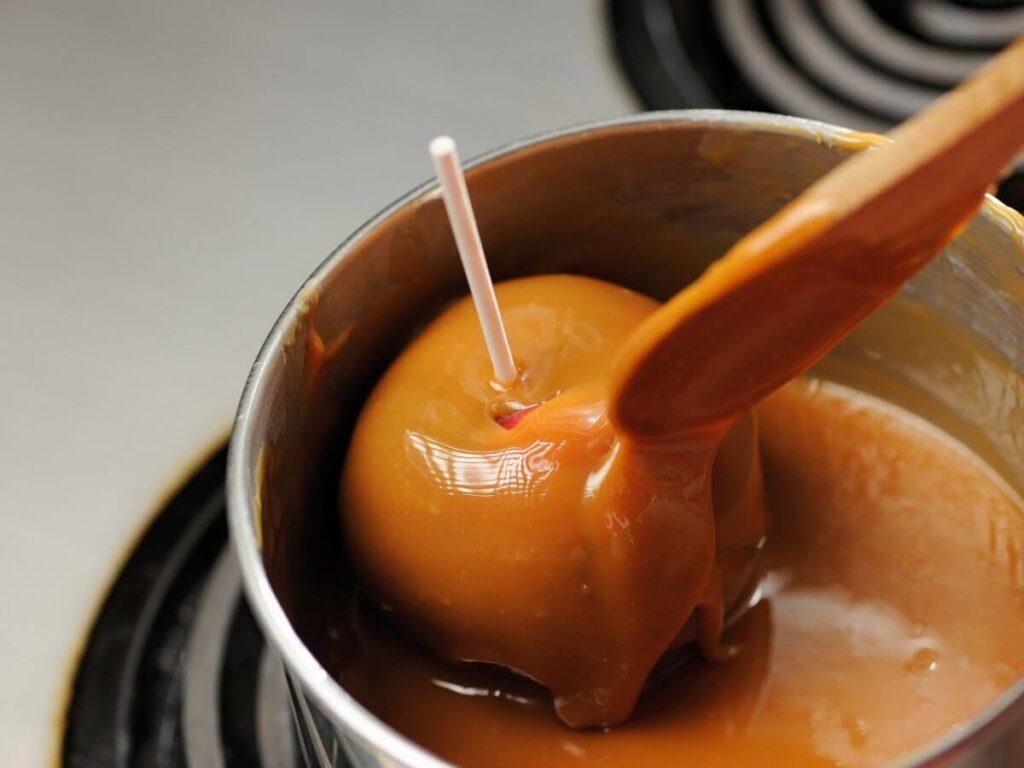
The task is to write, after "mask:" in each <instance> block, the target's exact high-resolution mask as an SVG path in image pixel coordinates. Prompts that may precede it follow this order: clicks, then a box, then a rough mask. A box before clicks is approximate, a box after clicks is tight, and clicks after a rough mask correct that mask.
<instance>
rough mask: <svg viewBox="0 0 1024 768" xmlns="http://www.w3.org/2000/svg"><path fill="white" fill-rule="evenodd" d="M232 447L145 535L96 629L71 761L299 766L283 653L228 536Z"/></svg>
mask: <svg viewBox="0 0 1024 768" xmlns="http://www.w3.org/2000/svg"><path fill="white" fill-rule="evenodd" d="M224 469H225V451H224V450H223V449H222V450H220V451H219V452H218V453H217V454H216V455H215V456H214V457H213V458H212V459H210V460H209V461H208V462H207V463H206V465H204V466H203V467H202V469H200V470H199V471H198V472H197V473H195V474H194V475H193V476H192V478H191V479H190V480H189V481H188V482H187V483H186V484H185V485H184V486H183V487H182V488H181V490H180V491H179V492H178V493H177V494H176V495H175V496H174V498H173V499H172V500H171V501H170V502H169V503H168V504H167V506H166V507H165V508H164V509H163V510H162V511H161V512H160V514H159V515H157V517H156V518H155V519H154V521H153V523H152V524H151V525H150V526H149V529H148V530H147V531H146V532H145V534H144V535H143V536H142V538H141V540H140V541H139V542H138V544H137V546H136V547H135V549H134V551H133V552H132V553H131V555H130V557H129V558H128V561H127V562H126V563H125V565H124V567H123V568H122V570H121V573H120V574H119V575H118V577H117V579H116V581H115V582H114V584H113V586H112V587H111V589H110V592H109V593H108V595H107V597H106V600H105V602H104V604H103V606H102V608H101V610H100V613H99V616H98V617H97V619H96V623H95V625H94V626H93V628H92V631H91V632H90V634H89V637H88V639H87V642H86V645H85V648H84V650H83V653H82V657H81V661H80V664H79V667H78V671H77V674H76V677H75V681H74V687H73V690H72V695H71V699H70V701H69V703H68V709H67V715H66V721H65V733H64V743H63V749H62V755H63V765H64V766H65V768H108V767H109V768H128V767H129V766H131V767H132V768H179V767H183V766H187V767H188V768H200V767H202V768H232V767H233V766H238V767H242V766H244V767H245V768H258V767H259V766H262V768H297V766H300V765H303V754H302V753H303V750H304V749H305V748H306V745H303V744H301V743H300V740H299V739H298V737H297V735H296V733H295V731H294V729H293V726H292V720H291V710H290V706H291V705H290V703H289V697H288V692H287V683H286V681H285V677H284V672H283V670H282V667H281V664H280V662H279V661H278V659H277V658H276V657H275V656H274V654H273V653H272V652H271V651H270V650H269V649H268V648H267V646H266V645H265V644H264V641H263V638H262V637H261V635H260V633H259V630H258V629H257V626H256V623H255V620H254V619H253V617H252V614H251V613H250V612H249V609H248V606H247V605H246V602H245V600H244V599H243V598H242V594H241V590H240V586H241V585H240V580H239V575H238V571H237V567H236V565H235V561H234V558H233V553H232V552H231V551H230V550H229V549H228V547H227V529H226V523H225V506H224Z"/></svg>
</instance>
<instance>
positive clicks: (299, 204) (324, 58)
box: [0, 0, 635, 766]
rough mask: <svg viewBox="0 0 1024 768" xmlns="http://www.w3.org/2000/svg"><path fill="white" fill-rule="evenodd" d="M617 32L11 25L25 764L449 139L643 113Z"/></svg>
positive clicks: (118, 7)
mask: <svg viewBox="0 0 1024 768" xmlns="http://www.w3.org/2000/svg"><path fill="white" fill-rule="evenodd" d="M603 25H604V18H603V15H602V7H601V5H600V4H599V3H598V2H597V0H557V1H552V0H516V1H515V2H500V0H462V2H456V1H455V0H419V1H417V2H412V1H411V0H402V1H399V0H344V2H339V1H338V0H322V1H321V2H312V1H310V0H302V1H301V2H294V3H286V2H279V1H278V2H274V0H248V2H246V1H244V0H213V1H212V2H211V1H210V0H175V1H174V2H159V1H158V0H94V1H93V2H88V3H83V2H73V1H72V0H62V1H61V0H7V1H6V2H4V3H3V4H2V6H0V235H2V240H0V242H2V245H0V259H2V261H0V265H2V269H0V361H2V362H0V366H2V373H0V402H2V406H0V437H2V440H0V494H2V496H0V498H2V500H3V506H2V508H0V523H2V528H0V628H2V629H0V681H2V682H0V745H2V746H0V749H2V751H3V757H2V758H0V762H2V763H3V764H4V765H12V766H14V765H17V766H32V765H43V764H45V763H46V762H47V761H48V760H49V759H51V757H52V755H53V754H54V750H55V746H54V744H55V741H56V735H57V729H58V723H59V716H60V713H61V711H62V702H63V697H64V693H65V686H66V684H67V680H68V676H69V674H70V671H71V669H72V666H73V661H74V655H75V652H76V650H77V647H78V644H79V642H80V639H81V637H82V635H83V633H84V632H85V630H86V628H87V627H88V625H89V623H90V621H91V619H92V616H93V613H94V611H95V609H96V607H97V604H98V601H99V600H100V598H101V595H102V593H103V591H104V588H105V586H106V585H107V583H108V580H109V579H110V578H111V576H112V575H113V573H114V572H115V570H116V568H117V566H118V564H119V560H120V558H121V557H122V554H123V553H124V552H125V550H126V548H127V547H128V546H129V545H130V543H131V542H132V541H133V539H134V537H135V536H136V535H137V534H138V533H139V532H140V530H141V529H142V528H143V526H144V525H145V524H146V522H147V520H148V519H149V516H150V515H151V514H152V512H153V511H154V510H155V509H156V508H157V507H158V506H159V503H160V501H161V499H162V498H163V497H164V496H165V494H166V493H167V492H168V491H169V490H171V489H172V488H173V486H174V484H175V483H176V482H177V481H178V480H179V479H181V478H182V477H183V474H184V472H185V471H186V470H187V469H188V468H189V467H190V465H192V464H193V463H194V462H195V461H197V460H198V459H199V458H200V457H201V456H202V455H203V454H204V453H205V452H206V451H207V450H208V449H209V448H211V447H213V446H214V445H215V444H217V443H218V441H219V440H221V439H222V438H223V437H224V436H225V435H226V432H227V429H228V427H229V424H230V422H231V417H232V415H233V411H234V407H235V404H236V401H237V398H238V395H239V392H240V389H241V386H242V382H243V381H244V379H245V375H246V372H247V370H248V368H249V364H250V363H251V361H252V359H253V357H254V356H255V354H256V351H257V349H258V347H259V345H260V342H261V340H262V338H263V335H264V334H265V332H266V331H267V330H268V329H269V326H270V324H271V323H272V321H273V320H274V318H275V317H276V315H277V312H278V310H279V309H280V308H281V307H282V306H283V305H284V303H285V302H286V301H287V299H288V298H289V296H290V295H291V294H292V292H293V291H294V289H295V288H296V287H297V286H298V285H299V283H300V282H301V281H302V279H303V278H304V277H305V276H306V275H307V274H308V273H309V272H310V271H311V270H312V269H313V267H315V266H316V264H317V263H319V261H320V260H321V259H322V258H323V257H324V256H325V255H326V254H327V253H329V252H330V251H331V249H332V248H333V247H334V246H335V245H336V244H337V243H338V242H339V241H340V240H341V239H342V238H343V237H344V236H345V235H346V234H347V233H348V232H350V231H351V230H352V229H354V228H355V227H356V226H357V225H358V224H359V223H361V222H362V221H363V220H364V219H366V218H367V217H369V216H370V215H371V214H373V213H374V212H375V211H376V210H378V209H379V208H381V207H383V206H384V205H385V204H387V203H388V202H390V201H391V200H392V199H394V198H395V197H397V196H398V195H400V194H402V193H403V192H404V191H405V190H407V189H408V188H410V187H411V186H413V185H414V184H416V183H418V182H420V181H421V180H423V179H425V178H427V177H428V176H429V174H430V166H429V162H428V160H427V155H426V142H427V140H428V139H429V138H430V137H431V136H433V135H434V134H437V133H441V132H450V133H452V134H453V135H454V136H455V137H456V138H457V139H458V140H459V141H460V146H461V149H462V153H463V156H469V155H473V154H476V153H478V152H481V151H483V150H485V149H488V148H490V147H493V146H496V145H499V144H502V143H504V142H506V141H509V140H511V139H515V138H518V137H522V136H524V135H528V134H531V133H535V132H538V131H541V130H545V129H548V128H552V127H557V126H561V125H565V124H570V123H573V122H578V121H581V120H587V119H591V118H598V117H604V116H609V115H615V114H622V113H625V112H629V111H632V110H633V109H635V104H634V103H633V101H632V100H631V98H630V97H629V95H628V93H627V91H626V88H625V86H624V84H623V83H622V82H621V81H620V79H619V76H618V75H617V73H616V71H615V69H614V65H613V64H612V61H611V54H610V52H609V49H608V47H607V43H606V40H605V30H604V26H603Z"/></svg>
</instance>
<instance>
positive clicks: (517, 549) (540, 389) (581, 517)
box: [341, 275, 765, 726]
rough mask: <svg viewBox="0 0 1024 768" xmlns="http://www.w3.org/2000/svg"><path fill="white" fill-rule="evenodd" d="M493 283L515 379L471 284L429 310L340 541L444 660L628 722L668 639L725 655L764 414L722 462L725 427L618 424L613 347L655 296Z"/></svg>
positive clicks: (574, 285) (759, 537) (364, 449)
mask: <svg viewBox="0 0 1024 768" xmlns="http://www.w3.org/2000/svg"><path fill="white" fill-rule="evenodd" d="M497 291H498V297H499V300H500V302H501V305H502V310H503V314H504V317H505V322H506V325H507V329H508V333H509V338H510V341H511V344H512V348H513V350H514V351H515V354H516V356H517V364H518V365H519V367H520V370H521V374H522V375H521V377H520V380H519V381H518V382H517V383H516V385H515V386H514V387H513V388H512V389H511V390H507V391H506V390H504V389H503V388H501V387H500V386H498V385H496V384H494V383H493V382H492V381H491V380H490V377H489V362H488V358H487V355H486V351H485V349H484V345H483V342H482V339H481V338H480V332H479V328H478V326H477V320H476V317H475V315H474V313H473V308H472V305H471V304H470V303H469V301H468V300H466V301H463V302H461V303H459V304H457V305H456V306H455V307H453V308H451V309H450V310H448V311H447V312H445V313H444V314H443V315H442V316H441V317H440V318H438V319H437V320H436V321H435V322H434V323H432V324H431V325H430V326H429V327H428V328H427V329H426V330H425V331H424V332H423V333H422V334H421V335H420V336H419V337H418V338H417V339H416V340H415V341H414V342H413V343H412V344H411V345H410V346H409V347H408V348H407V349H406V350H405V351H404V352H403V354H402V355H401V356H400V357H399V358H398V360H396V361H395V363H394V364H393V365H392V367H391V368H390V369H389V370H388V372H387V373H386V374H385V376H384V377H383V379H382V380H381V381H380V382H379V383H378V386H377V388H376V389H375V391H374V392H373V394H372V395H371V397H370V399H369V400H368V402H367V404H366V406H365V407H364V410H363V413H362V415H361V417H360V420H359V423H358V425H357V427H356V430H355V433H354V435H353V439H352V443H351V446H350V448H349V455H348V458H347V461H346V466H345V470H344V476H343V480H342V499H341V510H342V520H343V524H344V527H345V536H346V541H347V543H348V545H349V548H350V552H351V554H352V559H353V561H354V563H355V565H356V568H357V570H358V571H359V573H360V576H361V580H362V582H363V584H364V585H365V586H366V588H367V589H368V590H369V592H370V594H372V595H373V596H374V597H375V599H377V600H378V601H380V602H381V603H382V604H384V605H386V606H388V607H389V608H391V609H393V610H394V615H395V616H396V617H397V619H398V620H399V621H400V622H401V623H402V624H403V625H404V626H405V627H406V628H407V629H408V630H409V631H411V632H412V634H413V635H414V636H415V637H416V638H418V639H419V640H420V641H421V642H423V643H424V644H426V645H427V646H428V647H430V648H431V649H433V650H434V651H435V652H436V653H438V654H439V655H440V656H441V657H442V658H445V659H448V660H462V661H467V660H468V661H486V662H492V663H495V664H500V665H502V666H505V667H509V668H512V669H515V670H517V671H519V672H521V673H522V674H524V675H526V676H528V677H530V678H532V679H534V680H536V681H538V682H540V683H541V684H543V685H544V686H545V687H546V688H548V689H549V690H550V691H551V692H552V693H553V695H554V700H555V707H556V710H557V712H558V714H559V716H560V717H561V718H562V719H563V720H564V721H565V722H567V723H569V724H571V725H575V726H587V725H607V724H613V723H618V722H621V721H623V720H625V719H626V718H628V717H629V715H630V713H631V712H632V710H633V708H634V706H635V704H636V701H637V698H638V696H639V694H640V691H641V689H642V687H643V684H644V682H645V680H646V679H647V677H648V675H649V673H650V672H651V669H652V668H653V667H654V666H655V664H656V663H657V662H658V661H659V659H660V658H661V657H662V656H663V654H664V653H665V651H666V650H667V649H668V648H669V647H671V646H672V645H673V644H678V643H680V642H682V641H684V640H688V639H692V638H693V637H695V636H696V638H697V639H698V640H699V641H700V642H701V645H702V647H703V648H704V649H705V651H706V652H707V653H708V654H710V655H718V654H720V653H721V651H720V649H719V648H718V636H719V634H720V631H721V627H722V623H723V611H724V605H725V604H732V603H735V602H736V601H737V600H738V599H739V598H740V596H741V594H742V593H743V590H744V587H745V586H746V583H747V582H748V581H749V579H750V577H751V574H752V567H753V562H754V557H755V555H756V553H757V551H758V549H759V548H760V546H761V543H762V541H763V538H764V533H765V515H764V510H763V499H762V477H761V469H760V461H759V458H758V455H757V441H756V438H757V433H756V427H755V425H754V422H753V418H752V417H751V416H746V417H744V418H741V419H740V420H739V421H738V422H737V424H736V425H735V427H734V428H733V429H732V431H731V432H730V433H729V434H728V436H727V437H726V439H725V440H724V442H723V443H722V445H721V448H720V449H718V456H717V459H716V458H715V451H716V447H717V446H718V443H719V441H720V440H721V439H722V434H723V433H724V431H725V429H726V428H727V427H728V426H729V425H727V424H726V425H710V427H711V428H709V429H708V430H707V431H706V432H701V431H694V432H691V433H689V434H687V435H685V436H683V437H680V438H678V439H674V440H672V441H665V440H635V439H631V438H628V437H625V436H622V435H620V434H619V433H618V432H617V431H616V429H615V428H614V426H613V425H612V424H611V423H610V422H609V420H608V417H607V414H606V411H607V404H606V400H607V387H608V376H609V372H610V361H611V360H612V359H613V358H614V356H615V353H616V352H617V351H618V349H619V347H620V346H621V345H622V343H623V342H624V340H625V338H626V337H627V335H628V334H629V333H630V331H632V330H633V329H634V328H635V327H636V326H637V325H638V323H639V322H640V321H641V320H643V319H644V318H645V317H647V316H648V315H649V314H650V313H651V312H653V311H654V310H655V308H656V307H657V304H656V303H655V302H653V301H651V300H650V299H647V298H645V297H643V296H640V295H639V294H636V293H633V292H631V291H628V290H626V289H623V288H619V287H616V286H613V285H611V284H608V283H602V282H599V281H596V280H591V279H587V278H581V277H571V276H565V275H561V276H558V275H548V276H543V277H534V278H527V279H523V280H517V281H513V282H510V283H505V284H502V285H499V286H498V287H497ZM537 403H539V404H540V405H539V406H538V407H537V408H536V409H534V410H533V411H532V412H530V413H529V414H527V415H526V416H525V417H524V418H523V419H522V420H521V421H520V422H519V423H518V424H517V425H515V426H514V427H513V428H512V429H504V428H502V427H501V426H499V424H498V423H496V421H495V418H496V417H499V418H500V417H501V416H502V415H504V414H507V413H509V412H511V411H514V410H516V409H518V408H522V407H523V406H524V405H529V404H537ZM712 461H714V473H712V466H711V465H712ZM712 497H714V508H712ZM695 612H696V615H697V617H698V618H697V620H695V621H693V622H690V621H689V620H690V618H691V616H693V615H694V614H695ZM688 622H689V623H688Z"/></svg>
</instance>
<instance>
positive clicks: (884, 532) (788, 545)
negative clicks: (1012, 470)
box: [331, 379, 1024, 768]
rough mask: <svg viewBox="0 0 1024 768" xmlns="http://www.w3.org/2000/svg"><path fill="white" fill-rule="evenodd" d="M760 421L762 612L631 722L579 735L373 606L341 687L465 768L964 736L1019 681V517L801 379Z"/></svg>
mask: <svg viewBox="0 0 1024 768" xmlns="http://www.w3.org/2000/svg"><path fill="white" fill-rule="evenodd" d="M758 417H759V424H760V445H761V458H762V461H763V467H764V478H765V489H766V500H767V505H768V511H769V514H770V517H771V531H770V535H769V537H768V541H767V543H766V545H765V549H764V551H763V553H762V557H763V565H764V569H765V575H764V578H763V580H762V582H761V588H760V594H761V600H760V602H759V603H758V604H757V605H756V606H755V607H754V608H753V609H752V610H751V611H750V612H748V613H747V614H746V615H745V616H744V617H743V618H742V619H741V620H740V621H739V622H738V623H736V624H735V625H734V626H733V627H732V628H731V629H730V630H728V631H727V633H726V635H725V641H726V642H727V643H728V644H729V645H731V646H733V647H734V648H735V649H736V653H735V655H734V656H733V657H732V658H730V659H729V661H728V662H727V663H709V662H706V661H703V660H702V659H701V658H699V657H698V656H696V655H694V656H693V657H692V658H690V659H689V660H687V661H685V662H683V663H679V664H677V665H675V666H670V667H665V668H661V669H659V670H658V671H656V672H655V674H654V675H653V676H652V678H651V679H650V680H649V682H648V684H647V686H646V688H645V691H644V694H643V696H642V697H641V698H640V701H639V704H638V706H637V709H636V711H635V713H634V715H633V717H632V718H631V719H630V720H629V722H628V723H625V724H623V725H621V726H619V727H616V728H612V729H610V730H608V731H606V732H603V731H596V730H571V729H568V728H566V727H565V726H564V725H562V724H561V723H559V722H558V720H557V719H556V718H555V717H553V716H552V714H551V711H550V700H549V697H548V695H547V692H546V691H545V690H544V689H543V688H542V687H540V686H538V685H535V684H532V683H530V682H529V681H526V680H524V679H523V678H522V677H521V676H518V675H514V674H511V673H508V672H505V671H503V670H500V669H496V668H494V667H490V666H488V665H460V664H451V663H446V662H444V661H442V660H441V659H440V658H438V656H437V654H435V653H433V652H431V651H430V650H427V649H424V648H422V647H421V646H419V645H418V644H417V643H415V642H412V641H410V639H409V638H408V636H407V635H406V634H405V633H403V632H401V631H397V630H396V629H395V628H394V627H393V624H392V621H391V620H390V619H391V617H390V614H388V613H387V612H384V613H381V612H380V611H378V610H376V609H374V608H371V607H368V606H367V605H366V604H358V605H357V609H356V610H354V611H353V612H352V613H351V614H350V615H349V619H350V620H351V622H352V623H351V624H348V623H346V624H345V625H344V626H341V627H339V628H338V630H339V631H338V633H337V636H338V637H339V638H345V639H346V643H347V644H348V643H352V642H353V641H354V647H352V648H348V649H347V651H346V653H345V654H342V655H340V656H338V657H337V658H338V661H337V664H336V666H334V667H332V669H331V671H332V672H333V673H334V674H335V675H336V676H337V677H338V679H339V680H340V681H341V683H342V685H343V686H344V687H345V689H346V690H347V691H349V692H350V693H351V694H352V695H353V696H355V697H356V698H357V699H358V700H359V701H360V702H361V703H362V704H363V705H364V706H366V707H367V708H368V709H369V710H370V711H372V712H373V713H374V714H376V715H377V716H379V717H380V718H382V719H383V720H384V721H385V722H387V723H388V724H390V725H391V726H392V727H394V728H396V729H397V730H398V731H399V732H401V733H402V734H404V735H405V736H407V737H409V738H410V739H412V740H414V741H415V742H417V743H419V744H421V745H423V746H424V747H425V748H427V749H428V750H430V751H432V752H434V753H435V754H437V755H438V756H440V757H442V758H444V759H446V760H449V761H451V762H452V763H454V764H457V765H467V766H496V767H498V768H501V767H502V766H510V767H512V766H523V765H544V766H575V765H587V764H593V765H643V766H651V767H652V768H658V767H659V766H665V767H666V768H668V767H669V766H673V767H674V766H680V765H696V766H758V767H759V768H794V767H795V768H799V767H801V766H815V767H817V766H848V767H850V768H860V767H864V768H867V767H868V766H878V765H884V764H887V763H890V762H892V761H894V760H900V759H904V758H907V757H908V756H910V755H911V754H913V753H914V752H915V751H917V750H919V749H921V748H923V747H925V746H926V745H928V744H929V743H930V742H933V741H934V740H936V739H938V738H941V737H944V736H946V735H948V734H950V733H955V732H956V731H957V730H958V729H960V728H963V727H964V726H965V725H966V724H967V723H969V722H970V720H971V719H972V718H973V717H975V716H977V715H978V714H979V713H981V712H982V711H983V710H984V709H985V708H986V707H987V706H988V705H990V704H991V703H992V702H993V701H994V700H995V699H996V698H997V697H998V696H999V695H1000V693H1001V692H1002V691H1004V690H1005V689H1006V688H1007V687H1008V686H1009V685H1011V684H1012V683H1013V682H1014V681H1015V680H1017V679H1019V678H1020V677H1021V675H1022V674H1024V643H1022V642H1021V637H1024V509H1022V506H1021V502H1020V499H1019V498H1018V497H1016V496H1015V495H1014V494H1013V493H1012V492H1011V491H1010V490H1008V488H1007V487H1006V486H1005V484H1004V483H1003V482H1002V481H1001V480H1000V479H998V478H997V477H996V476H995V475H994V474H993V473H992V472H991V471H990V470H989V469H988V467H986V466H985V465H984V464H983V463H982V462H981V461H980V460H978V459H977V457H975V456H974V455H973V454H972V453H970V452H969V451H968V450H967V449H966V448H965V447H963V446H962V445H960V444H958V443H956V442H954V441H953V440H952V439H951V438H949V437H947V436H946V435H945V434H943V433H941V432H939V431H938V430H937V429H935V428H934V427H933V426H931V425H929V424H927V423H926V422H923V421H921V420H920V419H919V418H918V417H916V416H912V415H910V414H909V413H907V412H905V411H901V410H900V409H898V408H896V407H894V406H892V405H889V404H888V403H885V402H883V401H880V400H877V399H874V398H872V397H869V396H866V395H863V394H860V393H858V392H856V391H854V390H851V389H848V388H846V387H843V386H839V385H836V384H831V383H826V382H820V381H817V380H807V379H804V380H798V381H796V382H793V383H791V384H789V385H787V386H786V387H784V388H783V389H781V390H780V391H779V392H777V393H776V394H774V395H772V396H771V397H769V398H768V399H767V400H766V401H765V402H764V403H762V404H761V405H760V406H759V408H758ZM496 570H497V569H496Z"/></svg>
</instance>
